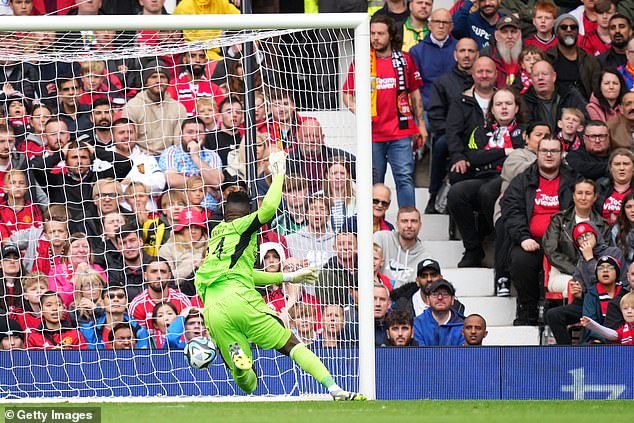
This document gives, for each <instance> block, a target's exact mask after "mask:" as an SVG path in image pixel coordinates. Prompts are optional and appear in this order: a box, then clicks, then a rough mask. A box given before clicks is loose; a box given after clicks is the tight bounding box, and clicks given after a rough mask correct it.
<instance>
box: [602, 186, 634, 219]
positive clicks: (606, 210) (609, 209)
mask: <svg viewBox="0 0 634 423" xmlns="http://www.w3.org/2000/svg"><path fill="white" fill-rule="evenodd" d="M631 190H632V189H631V188H630V189H628V190H627V191H625V192H616V191H612V193H611V194H610V196H609V197H608V198H606V199H605V202H604V203H603V207H601V216H603V217H604V218H605V220H607V221H608V224H609V225H610V226H613V225H614V224H615V223H616V218H617V217H618V216H619V212H620V211H621V204H622V203H623V198H624V197H625V196H626V195H627V194H628V193H629V192H630V191H631Z"/></svg>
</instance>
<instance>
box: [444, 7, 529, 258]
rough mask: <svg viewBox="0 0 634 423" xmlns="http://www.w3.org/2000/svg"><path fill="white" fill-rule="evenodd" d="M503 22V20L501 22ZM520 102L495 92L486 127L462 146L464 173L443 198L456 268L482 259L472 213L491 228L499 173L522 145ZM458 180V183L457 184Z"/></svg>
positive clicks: (479, 235) (479, 233)
mask: <svg viewBox="0 0 634 423" xmlns="http://www.w3.org/2000/svg"><path fill="white" fill-rule="evenodd" d="M502 19H503V20H506V19H507V18H506V17H504V18H502ZM519 106H520V100H519V98H518V97H517V96H516V95H515V94H514V93H513V91H511V90H510V89H508V88H502V89H500V90H498V91H497V92H496V93H495V94H494V95H493V97H492V98H491V101H490V103H489V107H488V111H487V119H486V121H487V122H488V124H487V125H486V126H478V127H477V128H476V129H474V131H473V132H472V133H471V137H470V139H469V143H468V145H466V146H465V148H464V149H465V155H466V157H467V163H468V166H467V168H468V170H467V173H466V174H464V175H462V176H457V177H454V180H456V181H458V182H456V183H454V184H453V185H452V186H451V189H450V190H449V195H448V198H447V207H448V209H449V213H450V215H451V216H452V218H453V219H454V221H455V223H456V225H457V227H458V229H459V230H460V234H461V235H462V240H463V244H464V247H465V253H464V255H463V257H462V260H460V262H459V263H458V267H480V265H481V262H482V259H484V250H483V249H482V237H483V232H484V230H485V229H484V228H482V225H481V227H480V228H478V227H477V226H476V225H475V224H474V213H475V212H479V213H480V218H481V219H480V220H481V222H483V224H484V225H485V227H486V226H488V227H489V228H491V229H492V228H493V220H492V219H493V208H494V206H495V200H496V199H497V198H498V195H499V192H500V183H501V179H500V171H501V170H502V165H503V164H504V160H505V159H506V157H507V156H508V155H509V154H510V153H511V152H512V151H513V149H517V148H521V147H523V145H524V140H523V138H522V130H521V129H520V128H519V127H518V125H517V121H516V119H515V118H516V116H517V114H518V112H519ZM460 179H462V180H460Z"/></svg>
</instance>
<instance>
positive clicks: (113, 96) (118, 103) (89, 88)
mask: <svg viewBox="0 0 634 423" xmlns="http://www.w3.org/2000/svg"><path fill="white" fill-rule="evenodd" d="M79 72H80V81H81V91H82V92H81V95H80V96H79V104H83V105H86V106H91V105H92V110H93V114H94V109H95V106H96V104H95V102H96V101H97V100H105V101H107V103H101V106H102V107H103V106H108V107H107V109H106V110H105V111H107V112H108V113H110V108H111V107H112V105H114V106H115V107H117V108H120V107H122V106H124V105H125V102H126V98H125V91H124V90H123V87H121V86H119V87H117V86H114V84H112V81H111V80H110V78H109V77H108V76H109V75H108V73H107V69H106V62H104V61H101V60H95V61H86V62H83V63H82V64H81V66H80V68H79ZM119 84H121V82H120V81H119ZM97 104H99V103H97ZM109 118H110V122H112V116H109ZM91 120H92V121H93V124H96V122H95V121H94V120H93V119H92V116H91ZM102 129H103V128H102ZM104 132H105V131H104ZM103 135H106V134H103ZM108 137H112V135H108ZM103 141H109V139H108V138H106V139H105V140H102V142H103Z"/></svg>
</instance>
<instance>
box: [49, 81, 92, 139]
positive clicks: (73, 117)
mask: <svg viewBox="0 0 634 423" xmlns="http://www.w3.org/2000/svg"><path fill="white" fill-rule="evenodd" d="M55 82H56V84H57V114H58V115H59V117H60V118H61V119H63V120H64V122H66V125H67V126H68V130H69V131H70V132H71V133H72V134H74V135H75V136H77V135H78V134H79V133H82V132H84V131H88V130H90V129H91V128H92V123H91V122H90V107H89V106H87V105H85V104H81V103H80V102H79V99H80V98H81V95H82V88H81V82H80V80H79V79H77V78H75V77H74V76H71V75H67V76H58V77H57V79H56V81H55Z"/></svg>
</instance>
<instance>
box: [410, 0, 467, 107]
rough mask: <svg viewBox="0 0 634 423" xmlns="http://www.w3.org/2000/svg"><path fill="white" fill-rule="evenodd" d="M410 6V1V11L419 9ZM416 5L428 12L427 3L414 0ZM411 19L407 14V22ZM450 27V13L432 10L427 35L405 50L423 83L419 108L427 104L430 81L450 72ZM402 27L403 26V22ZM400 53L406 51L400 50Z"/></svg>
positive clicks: (453, 44) (427, 0)
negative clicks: (426, 9)
mask: <svg viewBox="0 0 634 423" xmlns="http://www.w3.org/2000/svg"><path fill="white" fill-rule="evenodd" d="M414 3H415V2H410V9H413V8H417V9H418V8H420V7H421V6H417V5H415V4H414ZM416 3H418V4H420V3H423V4H425V3H427V4H428V5H429V11H431V4H432V2H431V0H418V1H417V2H416ZM413 16H414V15H413V14H412V15H410V19H411V18H412V17H413ZM428 17H429V12H427V16H426V17H425V22H426V21H427V18H428ZM425 25H426V24H425ZM452 26H453V23H452V22H451V13H449V11H448V10H447V9H436V10H434V11H433V12H432V14H431V18H430V19H429V31H430V32H429V34H427V35H425V37H424V38H421V40H419V41H418V44H414V45H412V46H411V49H409V54H410V55H411V56H412V59H413V60H414V63H416V67H417V68H418V71H419V72H420V77H421V79H422V80H423V85H422V87H421V88H420V94H421V98H422V101H423V105H425V104H429V96H430V94H431V91H432V85H433V83H434V81H435V80H437V79H438V78H439V77H441V76H442V75H444V74H445V73H447V72H448V71H450V70H451V69H452V68H453V67H454V65H455V64H456V59H455V58H454V50H455V49H456V44H457V41H456V39H455V38H454V37H452V36H451V29H452ZM405 27H407V22H406V23H405ZM407 32H408V31H406V32H405V37H407ZM404 45H405V44H404ZM403 51H408V50H407V49H405V48H403Z"/></svg>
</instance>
